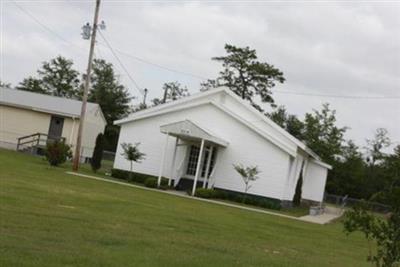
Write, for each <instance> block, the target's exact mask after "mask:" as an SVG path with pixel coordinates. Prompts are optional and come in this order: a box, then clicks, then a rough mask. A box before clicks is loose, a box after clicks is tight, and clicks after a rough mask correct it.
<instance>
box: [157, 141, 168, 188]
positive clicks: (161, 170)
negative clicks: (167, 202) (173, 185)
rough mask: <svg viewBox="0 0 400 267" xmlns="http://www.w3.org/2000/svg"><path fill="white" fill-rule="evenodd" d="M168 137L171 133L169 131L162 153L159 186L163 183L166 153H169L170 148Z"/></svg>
mask: <svg viewBox="0 0 400 267" xmlns="http://www.w3.org/2000/svg"><path fill="white" fill-rule="evenodd" d="M168 137H169V133H167V138H166V140H165V146H164V150H163V153H162V158H161V165H160V172H159V173H158V180H157V186H158V187H160V185H161V177H162V174H163V171H164V161H165V154H167V153H166V152H167V148H168Z"/></svg>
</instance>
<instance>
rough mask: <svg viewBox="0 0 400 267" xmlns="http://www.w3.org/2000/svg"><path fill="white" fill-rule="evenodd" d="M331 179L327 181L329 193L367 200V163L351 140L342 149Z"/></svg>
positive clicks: (331, 173)
mask: <svg viewBox="0 0 400 267" xmlns="http://www.w3.org/2000/svg"><path fill="white" fill-rule="evenodd" d="M332 165H333V168H332V170H331V171H330V179H329V180H328V181H327V186H326V188H327V191H328V192H329V193H331V194H336V195H342V196H344V195H349V196H351V197H354V198H364V199H367V198H368V196H367V194H366V192H365V190H360V188H361V187H363V188H365V187H366V186H367V185H366V184H365V163H364V160H363V156H362V154H361V152H360V150H359V148H358V147H357V146H356V144H355V143H354V142H353V141H352V140H349V141H347V143H346V144H345V145H344V146H343V147H342V153H341V155H340V157H338V158H337V160H335V162H333V164H332Z"/></svg>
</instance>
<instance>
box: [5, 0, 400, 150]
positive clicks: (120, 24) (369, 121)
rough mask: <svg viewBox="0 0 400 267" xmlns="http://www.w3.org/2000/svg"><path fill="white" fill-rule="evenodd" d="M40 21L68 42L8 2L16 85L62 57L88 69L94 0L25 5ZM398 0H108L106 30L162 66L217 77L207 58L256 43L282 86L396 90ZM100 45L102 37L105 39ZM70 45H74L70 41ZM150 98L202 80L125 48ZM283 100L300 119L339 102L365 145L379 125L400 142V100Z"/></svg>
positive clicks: (399, 89)
mask: <svg viewBox="0 0 400 267" xmlns="http://www.w3.org/2000/svg"><path fill="white" fill-rule="evenodd" d="M19 5H20V6H22V7H23V8H24V9H26V10H27V11H29V12H30V13H31V14H33V15H34V16H35V17H36V18H37V19H39V20H40V21H41V22H43V23H44V24H45V25H47V26H48V27H49V28H51V29H52V30H53V31H55V32H56V33H57V34H59V35H61V36H62V37H63V38H65V39H66V40H68V44H66V43H65V42H64V41H62V40H60V39H59V38H58V37H57V36H54V34H51V33H49V32H48V31H46V30H45V29H43V28H42V27H41V26H39V25H38V24H37V23H35V22H34V21H33V20H32V19H31V18H29V17H28V16H27V15H26V14H24V13H23V12H21V10H19V9H18V8H17V7H16V6H15V4H13V3H12V2H6V3H5V4H4V8H3V14H1V15H2V17H3V18H2V19H3V22H4V25H3V39H2V45H3V51H2V55H1V57H2V58H1V60H2V61H3V65H4V70H3V71H2V73H3V77H1V79H2V80H5V81H8V82H12V83H13V84H17V83H18V82H19V81H21V80H22V79H23V78H24V77H27V76H28V75H32V74H34V73H35V71H36V69H37V68H38V66H40V62H42V61H44V60H48V59H50V58H52V57H54V56H56V55H58V54H61V55H65V56H67V57H69V58H72V59H73V60H74V62H75V64H76V68H78V69H79V70H80V71H82V72H83V71H84V70H85V68H86V66H85V65H86V60H87V50H88V45H89V44H88V42H87V41H85V40H82V39H81V38H80V27H81V26H82V25H83V24H84V23H85V22H87V21H91V20H92V12H93V3H89V2H76V1H66V2H45V3H44V2H36V3H35V2H31V3H27V2H19ZM399 13H400V4H398V3H381V4H380V3H368V4H367V3H345V2H340V3H333V2H326V3H311V2H304V3H300V2H296V3H294V2H257V3H255V2H249V3H246V2H240V3H229V2H215V3H202V2H173V3H165V4H160V3H151V2H150V3H148V2H128V1H125V2H124V1H123V2H118V1H117V2H113V1H104V2H103V5H102V8H101V19H102V20H105V21H106V24H107V29H106V31H105V32H104V35H105V36H106V37H107V38H108V40H109V41H110V43H111V44H112V45H113V46H114V47H115V48H118V49H120V50H122V51H125V52H127V53H129V54H132V55H134V56H137V57H140V58H143V59H146V60H148V61H151V62H154V63H157V64H159V65H163V66H167V67H169V68H172V69H178V70H181V71H184V72H188V73H194V74H197V75H200V76H205V77H210V78H213V77H215V76H216V75H217V72H218V71H219V69H220V66H219V64H218V63H216V62H212V61H211V60H210V58H211V57H213V56H217V55H221V54H223V53H224V50H223V46H224V44H225V43H231V44H235V45H240V46H246V45H248V46H250V47H252V48H255V49H256V50H257V52H258V55H259V58H260V59H261V60H264V61H268V62H269V63H272V64H274V65H275V66H277V67H278V68H280V69H281V70H282V71H283V72H284V73H285V77H286V78H287V82H286V83H285V84H283V85H278V86H277V87H276V90H278V91H279V90H293V91H298V92H314V93H319V94H337V95H344V94H347V95H397V96H399V95H400V78H399V77H400V16H399ZM99 42H102V41H101V39H100V38H99ZM69 43H71V44H72V45H70V44H69ZM96 53H97V54H101V55H102V56H103V57H105V58H106V59H107V60H110V61H111V62H113V63H114V64H115V66H116V68H117V70H118V72H119V73H120V75H121V81H122V82H123V83H124V84H126V85H127V86H128V87H130V88H131V89H130V91H131V92H132V94H136V95H137V92H136V91H135V90H134V88H133V85H132V83H131V81H130V80H129V79H128V77H127V75H126V74H125V73H124V72H123V71H122V69H121V67H120V66H119V65H118V63H117V61H116V60H115V59H114V58H113V56H112V54H111V53H110V52H109V51H108V50H107V48H106V47H104V46H102V45H101V44H98V49H97V50H96ZM120 57H121V59H122V61H123V62H124V64H125V65H126V67H127V68H128V69H129V71H130V73H131V75H132V76H133V77H134V78H135V80H136V81H137V82H138V83H139V85H140V86H142V87H147V88H149V89H150V97H155V96H158V95H160V94H161V86H162V84H163V83H164V82H166V81H171V80H178V81H180V82H182V83H183V84H186V85H188V87H189V88H191V90H192V93H194V92H195V91H197V90H198V88H199V82H200V80H199V79H197V78H194V77H190V76H185V75H182V74H178V73H173V72H168V71H166V70H163V69H160V68H157V67H155V66H151V65H148V64H145V63H143V62H140V61H138V60H135V59H132V58H129V57H127V56H123V55H120ZM275 98H276V100H277V102H278V103H279V104H283V105H286V106H287V108H288V109H289V111H291V112H294V113H296V114H298V115H299V116H302V115H303V114H304V113H305V112H309V111H310V110H311V109H312V108H319V107H320V106H321V104H322V103H323V102H330V103H331V104H332V107H333V108H335V109H337V114H338V118H339V123H340V124H341V125H347V126H350V127H351V128H352V129H351V130H350V131H349V133H348V136H349V137H351V138H353V139H356V140H357V141H358V143H359V144H361V143H362V142H363V140H364V139H365V138H367V137H370V136H371V135H372V133H373V131H374V129H375V128H377V127H386V128H388V129H389V131H390V132H391V137H392V138H393V139H394V140H396V141H400V126H399V125H400V121H399V114H400V105H399V104H400V103H399V102H400V100H399V99H395V100H362V99H360V100H354V99H351V100H349V99H335V98H321V97H309V96H308V97H307V96H296V95H287V94H278V93H276V94H275Z"/></svg>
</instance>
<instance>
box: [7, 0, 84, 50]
mask: <svg viewBox="0 0 400 267" xmlns="http://www.w3.org/2000/svg"><path fill="white" fill-rule="evenodd" d="M12 2H13V3H14V5H15V6H16V7H17V8H18V9H19V10H21V11H22V12H23V13H24V14H26V15H27V16H28V17H30V18H31V19H32V20H33V21H35V22H36V23H37V24H39V25H40V26H41V27H42V28H44V29H45V30H46V31H48V32H49V33H51V34H52V35H54V36H56V37H57V38H59V39H60V40H62V41H63V42H64V43H67V44H69V45H73V46H76V47H79V46H77V45H76V44H74V43H71V42H70V41H68V40H67V39H65V38H64V37H62V36H61V35H59V34H58V33H57V32H55V31H54V30H52V29H51V28H49V27H48V26H46V25H45V24H43V23H42V22H41V21H40V20H38V19H37V18H36V17H35V16H34V15H32V14H31V13H30V12H29V11H27V10H26V9H24V8H23V7H22V6H20V5H19V4H18V3H17V2H15V1H14V0H12ZM79 48H80V47H79Z"/></svg>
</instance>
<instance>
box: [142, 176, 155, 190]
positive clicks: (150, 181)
mask: <svg viewBox="0 0 400 267" xmlns="http://www.w3.org/2000/svg"><path fill="white" fill-rule="evenodd" d="M144 186H146V187H150V188H157V179H156V178H152V177H149V178H147V179H146V181H144Z"/></svg>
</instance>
